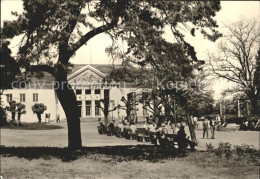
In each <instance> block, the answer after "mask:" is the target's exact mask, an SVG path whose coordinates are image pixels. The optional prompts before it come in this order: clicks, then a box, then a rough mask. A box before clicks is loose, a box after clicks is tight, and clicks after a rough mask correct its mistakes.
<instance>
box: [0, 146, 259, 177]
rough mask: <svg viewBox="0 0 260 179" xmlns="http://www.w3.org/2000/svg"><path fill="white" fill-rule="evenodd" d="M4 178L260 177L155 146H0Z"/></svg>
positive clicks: (253, 166)
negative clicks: (69, 148)
mask: <svg viewBox="0 0 260 179" xmlns="http://www.w3.org/2000/svg"><path fill="white" fill-rule="evenodd" d="M1 163H2V165H1V166H2V168H1V175H2V176H3V177H4V178H250V179H254V178H258V177H259V163H257V162H252V161H250V162H249V160H242V159H240V160H237V158H229V159H227V158H225V157H220V156H216V155H215V154H214V153H212V152H209V151H196V152H189V151H188V152H187V153H186V155H185V156H182V155H181V156H180V155H178V153H176V152H174V151H172V150H170V151H169V150H166V149H162V148H160V147H158V146H114V147H88V148H87V147H86V148H83V150H82V151H78V152H74V153H71V152H69V151H68V150H67V149H66V148H42V147H26V148H23V147H20V148H19V147H10V148H9V147H1Z"/></svg>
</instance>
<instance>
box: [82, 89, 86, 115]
mask: <svg viewBox="0 0 260 179" xmlns="http://www.w3.org/2000/svg"><path fill="white" fill-rule="evenodd" d="M81 99H82V108H81V113H82V114H81V117H86V99H85V89H81Z"/></svg>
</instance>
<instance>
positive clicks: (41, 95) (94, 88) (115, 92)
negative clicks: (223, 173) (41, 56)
mask: <svg viewBox="0 0 260 179" xmlns="http://www.w3.org/2000/svg"><path fill="white" fill-rule="evenodd" d="M118 67H119V66H118ZM111 70H112V67H111V65H75V66H74V67H73V69H72V72H71V73H70V74H69V76H68V81H69V83H70V84H71V85H72V88H73V90H74V91H75V93H76V96H77V101H78V106H79V108H80V109H81V117H82V118H91V119H92V118H94V119H97V117H99V116H101V117H102V116H103V112H102V111H101V109H100V108H98V107H97V105H98V104H99V100H100V99H104V95H109V100H110V103H109V108H110V109H113V108H114V107H115V106H117V105H119V104H120V105H121V106H124V103H123V102H122V101H121V98H122V96H124V97H125V98H126V99H127V94H128V93H133V92H134V93H135V94H136V96H137V101H138V98H140V97H141V96H142V93H143V92H144V91H145V90H146V89H145V88H140V87H137V86H136V85H135V84H134V83H125V82H118V83H116V82H110V83H106V82H104V79H105V78H106V77H107V75H109V74H110V72H111ZM43 74H44V76H43V77H42V78H36V77H35V75H34V76H31V77H30V81H29V83H26V85H25V84H21V83H18V82H14V84H15V83H17V84H15V85H18V86H20V87H19V88H13V89H9V90H5V91H4V95H5V96H6V98H4V99H3V100H4V101H3V103H4V104H5V105H8V101H10V100H14V101H16V102H21V103H23V104H25V106H26V109H25V110H26V114H24V115H22V116H21V122H37V116H36V115H35V114H33V112H32V109H31V107H32V106H33V105H34V104H35V103H43V104H44V105H46V106H47V110H46V111H45V112H44V114H43V115H42V122H44V120H45V114H50V121H55V120H56V119H57V117H58V116H59V117H60V119H65V114H64V111H63V109H62V107H61V105H60V103H59V101H58V99H57V97H56V95H55V91H54V83H55V81H54V77H52V76H51V75H50V74H48V73H45V72H44V73H43ZM21 86H23V88H21ZM143 105H144V104H143V103H142V101H140V103H138V105H137V106H136V114H137V116H139V117H140V116H145V115H146V110H144V109H143ZM122 116H126V111H125V110H122V109H117V110H115V111H113V112H110V113H109V117H110V119H111V118H114V119H117V118H121V117H122Z"/></svg>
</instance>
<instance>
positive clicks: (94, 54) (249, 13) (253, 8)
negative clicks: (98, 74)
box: [1, 0, 260, 99]
mask: <svg viewBox="0 0 260 179" xmlns="http://www.w3.org/2000/svg"><path fill="white" fill-rule="evenodd" d="M259 9H260V2H258V1H221V10H220V11H219V12H217V15H216V17H215V18H214V19H215V20H217V22H218V24H219V25H220V29H221V26H222V25H221V24H222V23H223V22H224V23H229V22H235V21H238V20H239V19H241V18H244V19H253V18H257V19H259V18H260V11H259ZM11 11H17V12H18V13H21V12H22V11H23V7H22V1H21V0H1V26H2V22H3V21H4V20H14V19H15V17H14V16H12V15H11ZM167 36H168V37H169V38H170V35H168V34H165V38H167ZM186 39H187V40H188V42H190V44H192V45H193V46H194V47H195V50H196V52H197V56H198V58H199V59H205V58H206V54H207V51H210V52H214V51H215V50H216V47H217V43H213V42H210V41H208V40H206V39H204V38H203V37H202V36H201V35H199V34H197V35H196V37H192V36H191V35H190V36H187V37H186ZM111 42H112V41H111V40H110V38H109V36H108V35H106V34H100V35H97V36H95V37H94V38H92V39H91V40H89V42H88V43H87V46H83V47H81V48H80V49H79V50H78V51H77V53H76V55H75V56H74V57H73V58H72V59H71V63H74V64H108V63H112V61H111V59H110V57H108V55H107V54H106V53H105V48H106V47H108V46H109V45H111ZM18 44H19V39H18V38H16V39H14V40H13V41H12V43H11V45H10V47H11V49H12V50H13V51H15V49H17V45H18ZM214 83H215V84H214V89H213V90H214V91H215V94H214V97H215V98H216V99H217V98H219V97H220V93H221V91H223V89H225V88H226V87H227V86H228V85H230V84H227V83H226V82H224V81H217V82H214Z"/></svg>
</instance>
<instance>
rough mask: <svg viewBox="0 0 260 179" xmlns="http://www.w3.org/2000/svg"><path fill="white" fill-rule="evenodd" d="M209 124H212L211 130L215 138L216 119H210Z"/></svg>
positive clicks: (212, 137)
mask: <svg viewBox="0 0 260 179" xmlns="http://www.w3.org/2000/svg"><path fill="white" fill-rule="evenodd" d="M209 125H210V131H211V139H215V126H216V122H215V120H214V119H210V121H209Z"/></svg>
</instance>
